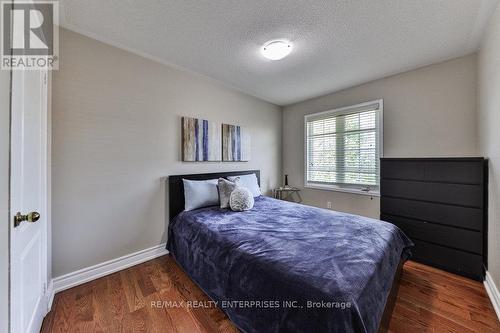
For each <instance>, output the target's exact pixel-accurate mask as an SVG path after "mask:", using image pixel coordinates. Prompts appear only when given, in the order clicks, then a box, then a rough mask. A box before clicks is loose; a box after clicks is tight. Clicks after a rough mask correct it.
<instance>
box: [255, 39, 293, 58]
mask: <svg viewBox="0 0 500 333" xmlns="http://www.w3.org/2000/svg"><path fill="white" fill-rule="evenodd" d="M260 52H261V53H262V55H263V56H264V57H266V58H267V59H270V60H280V59H283V58H284V57H286V56H287V55H289V54H290V52H292V43H290V42H287V41H284V40H272V41H269V42H267V43H266V44H264V46H262V49H261V50H260Z"/></svg>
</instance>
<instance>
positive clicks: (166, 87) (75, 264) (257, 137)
mask: <svg viewBox="0 0 500 333" xmlns="http://www.w3.org/2000/svg"><path fill="white" fill-rule="evenodd" d="M60 59H61V63H60V70H59V71H57V72H55V73H54V77H53V92H52V94H53V105H52V134H53V136H52V140H53V146H52V175H53V176H52V208H53V212H52V244H53V246H52V249H53V252H52V256H53V263H52V267H53V276H54V277H57V276H60V275H62V274H65V273H69V272H72V271H75V270H77V269H80V268H83V267H88V266H90V265H94V264H97V263H101V262H103V261H106V260H110V259H113V258H116V257H119V256H123V255H126V254H129V253H131V252H134V251H138V250H142V249H145V248H148V247H151V246H155V245H157V244H160V243H162V242H165V241H166V232H167V229H166V228H167V225H166V213H167V212H166V211H165V200H166V198H165V186H164V182H165V179H164V177H166V176H168V175H172V174H182V173H203V172H214V171H222V170H226V171H229V170H248V169H260V170H261V176H262V187H263V189H264V190H265V191H267V190H269V189H270V188H272V187H274V186H276V185H277V184H278V182H279V178H280V174H281V138H282V135H281V109H280V108H279V107H277V106H275V105H272V104H269V103H267V102H263V101H261V100H258V99H256V98H253V97H250V96H248V95H245V94H243V93H240V92H237V91H234V90H231V89H228V88H226V87H224V86H221V85H219V84H218V83H215V82H213V81H211V80H208V79H205V78H202V77H199V76H196V75H193V74H189V73H186V72H183V71H179V70H177V69H173V68H171V67H167V66H164V65H162V64H159V63H156V62H153V61H150V60H147V59H145V58H142V57H139V56H136V55H133V54H131V53H129V52H126V51H123V50H120V49H118V48H115V47H112V46H109V45H106V44H103V43H100V42H97V41H95V40H92V39H89V38H86V37H83V36H81V35H78V34H76V33H74V32H70V31H68V30H62V31H61V57H60ZM183 115H186V116H193V117H202V118H205V119H209V120H213V121H219V122H222V121H224V122H229V123H234V124H239V125H243V126H247V127H248V128H249V130H250V132H251V139H252V158H251V161H250V162H246V163H215V162H212V163H182V162H180V136H181V134H180V117H181V116H183Z"/></svg>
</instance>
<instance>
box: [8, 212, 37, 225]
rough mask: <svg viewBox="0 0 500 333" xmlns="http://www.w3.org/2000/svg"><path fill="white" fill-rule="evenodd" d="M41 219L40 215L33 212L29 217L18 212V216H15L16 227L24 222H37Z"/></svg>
mask: <svg viewBox="0 0 500 333" xmlns="http://www.w3.org/2000/svg"><path fill="white" fill-rule="evenodd" d="M39 219H40V213H38V212H31V213H29V214H27V215H22V214H21V213H20V212H17V214H16V216H14V227H17V226H18V225H20V224H21V222H23V221H27V222H33V223H34V222H36V221H38V220H39Z"/></svg>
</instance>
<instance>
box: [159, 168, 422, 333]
mask: <svg viewBox="0 0 500 333" xmlns="http://www.w3.org/2000/svg"><path fill="white" fill-rule="evenodd" d="M250 173H255V174H256V175H257V178H258V179H259V171H258V170H251V171H245V172H241V171H238V172H227V173H216V174H196V175H179V176H171V177H169V179H168V188H169V194H168V195H169V208H170V223H169V237H168V242H167V249H168V250H169V252H170V254H171V255H172V256H173V257H174V259H175V260H176V261H177V263H178V264H179V265H180V266H181V267H182V268H183V269H184V271H185V272H186V273H187V274H188V275H189V276H190V277H191V279H192V280H193V281H194V282H195V283H196V284H197V285H198V286H199V287H200V288H201V289H202V290H203V291H204V292H205V293H206V294H207V295H208V296H209V297H210V298H211V299H212V300H213V301H214V302H216V304H217V306H219V307H220V308H221V309H222V310H223V311H224V312H225V313H226V314H227V315H228V317H229V318H230V319H231V320H232V322H233V323H234V324H235V325H236V326H237V327H238V328H239V329H240V330H241V331H243V332H259V333H261V332H377V331H379V330H380V331H383V330H384V329H385V328H386V327H387V324H388V320H389V318H390V315H391V312H392V307H393V305H394V298H395V295H396V293H397V287H398V279H399V274H400V272H401V267H402V265H403V263H404V262H405V261H406V260H407V259H408V258H409V256H410V248H411V247H412V245H413V244H412V242H411V241H410V240H409V239H408V238H407V237H406V236H405V235H404V233H403V232H402V231H401V230H400V229H398V228H397V227H396V226H394V225H392V224H390V223H386V222H382V221H379V220H374V219H369V218H365V217H361V216H357V215H352V214H345V213H339V212H335V211H331V210H326V209H319V208H315V207H310V206H305V205H300V204H296V203H291V202H285V201H280V200H276V199H272V198H268V197H264V196H262V197H259V198H256V199H255V206H254V208H253V209H252V210H250V211H246V212H233V211H231V210H227V209H220V208H219V207H217V206H212V207H206V208H201V209H197V210H193V211H183V206H184V193H183V185H182V179H191V180H201V179H213V178H218V177H228V176H231V175H241V174H250Z"/></svg>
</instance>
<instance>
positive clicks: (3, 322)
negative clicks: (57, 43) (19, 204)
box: [0, 70, 10, 332]
mask: <svg viewBox="0 0 500 333" xmlns="http://www.w3.org/2000/svg"><path fill="white" fill-rule="evenodd" d="M9 109H10V72H8V71H4V70H0V332H8V326H7V325H8V322H9V320H8V318H9V317H8V305H9V130H10V128H9V127H10V126H9V123H10V111H9Z"/></svg>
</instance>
